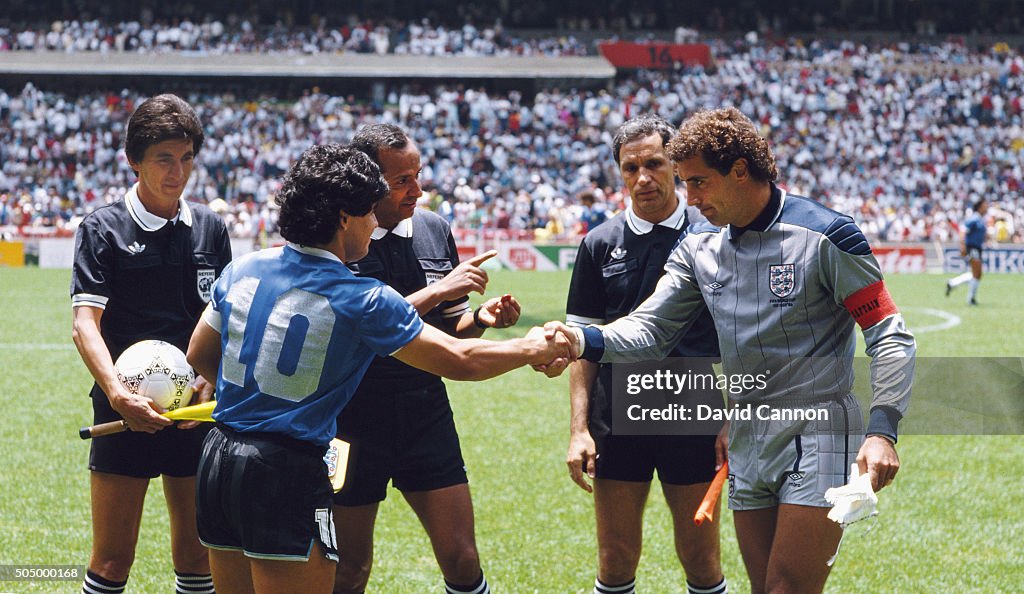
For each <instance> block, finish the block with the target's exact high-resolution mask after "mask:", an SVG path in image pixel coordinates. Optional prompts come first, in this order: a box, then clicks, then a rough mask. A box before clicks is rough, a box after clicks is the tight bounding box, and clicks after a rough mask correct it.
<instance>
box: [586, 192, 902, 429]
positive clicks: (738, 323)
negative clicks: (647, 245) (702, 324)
mask: <svg viewBox="0 0 1024 594" xmlns="http://www.w3.org/2000/svg"><path fill="white" fill-rule="evenodd" d="M705 304H707V307H708V308H709V309H710V311H711V315H712V318H713V319H714V322H715V328H716V329H717V331H718V337H719V343H720V346H721V352H722V366H723V372H724V373H725V374H726V375H729V376H732V375H733V374H743V375H753V376H757V375H763V376H764V377H766V378H767V387H766V388H764V389H750V390H746V391H744V392H742V393H740V394H738V395H737V394H734V395H733V399H734V400H736V401H738V402H741V403H742V402H753V401H772V400H782V399H785V400H789V399H799V400H805V401H824V400H829V399H833V398H837V397H842V396H845V395H846V394H848V393H849V392H850V391H851V389H852V386H853V365H852V363H853V356H854V351H855V348H856V337H855V336H854V324H855V321H856V323H858V324H859V325H860V326H861V328H862V329H863V333H864V339H865V343H866V345H867V354H868V355H869V356H870V357H871V359H872V360H871V384H872V388H873V395H872V404H871V409H872V411H871V421H870V423H869V427H868V433H869V434H872V433H880V434H884V435H889V436H891V437H893V438H895V437H896V424H897V423H898V421H899V419H900V418H901V417H902V416H903V414H904V413H905V412H906V409H907V406H908V404H909V398H910V388H911V383H912V380H913V372H914V354H915V350H916V347H915V342H914V337H913V335H912V334H911V333H910V332H909V331H908V330H907V328H906V326H905V325H904V322H903V317H902V316H901V315H900V313H899V311H898V310H897V309H896V306H895V304H894V303H893V301H892V299H891V298H890V297H889V294H888V292H887V291H886V289H885V285H884V283H883V282H882V273H881V270H880V269H879V267H878V263H877V261H876V260H875V258H874V256H873V255H872V253H871V249H870V247H869V246H868V243H867V240H866V239H865V238H864V235H863V234H862V233H861V231H860V229H858V228H857V226H856V224H854V222H853V220H852V219H851V218H850V217H848V216H845V215H842V214H840V213H837V212H835V211H832V210H829V209H828V208H826V207H824V206H822V205H820V204H818V203H817V202H814V201H812V200H809V199H807V198H803V197H800V196H793V195H789V196H787V195H786V194H785V192H783V191H781V190H780V189H778V188H777V187H775V186H774V185H773V186H772V197H771V200H770V202H769V204H768V206H767V208H766V209H765V210H764V212H762V214H761V215H760V216H759V217H758V218H757V219H756V220H755V221H754V222H753V223H751V225H750V226H749V227H747V228H743V229H741V228H736V227H731V226H729V227H725V228H722V229H719V228H716V227H710V226H704V227H693V228H691V229H690V230H689V232H688V234H687V235H686V237H685V238H684V239H683V240H682V241H681V242H680V244H679V246H677V248H676V249H675V251H674V252H673V253H672V255H671V256H670V257H669V260H668V262H667V263H666V265H665V275H664V276H663V277H662V278H661V280H660V282H659V283H658V285H657V288H656V289H655V291H654V294H652V295H651V297H650V298H648V299H647V300H646V301H645V302H644V303H643V304H641V305H640V306H639V307H638V308H637V309H636V311H634V312H633V313H631V314H630V315H628V316H626V317H624V318H620V319H619V320H617V321H615V322H612V323H611V324H608V325H606V326H603V327H601V330H602V332H601V334H603V353H602V352H601V346H602V345H601V343H602V340H601V336H600V335H598V336H596V337H595V334H594V328H593V327H592V328H590V329H588V330H587V331H585V333H584V334H585V336H587V340H586V343H587V346H586V351H587V352H585V353H584V358H587V359H592V358H594V357H597V358H598V359H599V360H600V361H602V362H634V361H645V360H650V359H661V358H664V357H665V356H666V355H667V354H668V352H669V351H670V350H671V348H672V346H673V345H675V344H676V342H677V341H678V340H679V338H680V336H681V335H682V334H683V333H684V332H685V331H686V329H687V328H688V327H689V324H690V323H691V322H692V321H693V320H695V319H696V318H697V314H698V313H699V312H700V310H701V308H702V307H704V305H705Z"/></svg>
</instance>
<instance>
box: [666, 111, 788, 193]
mask: <svg viewBox="0 0 1024 594" xmlns="http://www.w3.org/2000/svg"><path fill="white" fill-rule="evenodd" d="M668 154H669V156H670V157H671V158H672V160H673V161H675V162H677V163H678V162H680V161H685V160H686V159H689V158H690V157H693V156H696V155H700V156H702V157H704V162H705V163H707V164H708V167H711V168H712V169H714V170H715V171H717V172H719V173H721V174H722V175H726V174H728V173H729V171H730V170H731V169H732V166H733V164H734V163H735V162H736V160H737V159H745V160H746V161H747V171H748V172H750V175H751V177H753V178H754V179H756V180H758V181H762V182H769V181H775V180H776V179H778V177H779V170H778V169H777V168H776V167H775V155H774V154H772V149H771V147H770V146H768V141H767V140H766V139H765V138H764V137H762V136H761V135H759V134H758V133H757V128H755V127H754V122H752V121H750V119H749V118H748V117H747V116H745V115H743V114H742V113H740V110H738V109H736V108H735V107H726V108H722V109H715V110H710V111H699V112H697V113H695V114H693V115H692V116H690V117H689V118H687V119H686V120H685V121H684V122H683V124H682V125H681V126H680V127H679V132H678V133H677V134H676V137H675V138H673V139H672V140H671V141H670V142H669V143H668Z"/></svg>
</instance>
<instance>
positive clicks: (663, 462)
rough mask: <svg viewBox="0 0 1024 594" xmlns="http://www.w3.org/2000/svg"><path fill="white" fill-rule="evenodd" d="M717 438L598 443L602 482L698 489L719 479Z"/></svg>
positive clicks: (627, 438)
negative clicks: (656, 483) (655, 483)
mask: <svg viewBox="0 0 1024 594" xmlns="http://www.w3.org/2000/svg"><path fill="white" fill-rule="evenodd" d="M715 438H716V436H715V435H607V436H605V437H604V438H602V439H600V440H599V441H598V442H597V453H598V458H597V468H596V469H595V474H596V476H597V478H600V479H610V480H616V481H631V482H645V483H646V482H650V481H651V480H652V479H653V478H654V471H655V470H657V471H658V480H660V481H661V482H662V483H663V484H666V485H694V484H698V483H706V482H709V481H711V479H712V478H714V476H715Z"/></svg>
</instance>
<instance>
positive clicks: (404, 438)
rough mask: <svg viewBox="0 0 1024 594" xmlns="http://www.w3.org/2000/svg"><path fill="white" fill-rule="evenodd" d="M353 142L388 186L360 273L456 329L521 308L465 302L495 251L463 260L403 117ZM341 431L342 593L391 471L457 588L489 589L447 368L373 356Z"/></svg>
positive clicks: (483, 282)
mask: <svg viewBox="0 0 1024 594" xmlns="http://www.w3.org/2000/svg"><path fill="white" fill-rule="evenodd" d="M352 145H353V146H354V147H356V148H358V149H360V150H362V151H363V152H365V153H367V154H368V155H370V157H371V158H372V159H373V160H374V161H376V162H377V163H378V164H379V165H380V167H381V172H382V173H383V175H384V178H385V179H386V180H387V182H388V186H389V187H390V195H389V196H388V197H387V198H385V199H384V200H382V201H381V202H380V203H378V205H377V208H376V211H375V212H376V215H377V224H378V229H377V230H376V231H375V232H374V234H373V235H372V236H371V237H372V241H371V242H370V251H369V254H368V255H367V256H366V257H365V258H363V259H361V260H359V261H357V262H355V263H353V264H352V265H351V267H352V270H353V271H354V272H355V273H356V274H357V275H359V276H366V277H373V278H376V279H378V280H381V281H383V282H385V283H387V284H388V285H390V286H392V287H393V288H395V289H396V290H397V291H398V292H399V293H401V294H402V295H403V296H405V298H406V299H407V300H408V301H409V302H410V303H412V305H413V306H414V307H415V308H416V310H417V311H418V312H419V313H420V315H421V316H422V317H423V320H424V321H425V322H427V323H428V324H430V325H432V326H435V327H437V328H440V329H442V330H445V331H446V332H448V333H449V334H452V335H454V336H457V337H459V338H476V337H479V336H480V335H482V334H483V332H484V330H485V329H487V328H492V327H494V328H505V327H508V326H511V325H513V324H515V323H516V321H518V319H519V303H518V302H517V301H516V300H515V299H514V298H513V297H512V296H511V295H504V296H502V297H497V298H493V299H489V300H487V301H485V302H484V303H483V304H482V305H481V306H479V307H478V308H476V309H475V310H474V309H470V306H469V297H468V295H469V293H471V292H473V291H476V292H478V293H481V294H483V292H484V290H485V289H486V287H487V280H488V279H487V272H486V271H484V270H483V269H482V268H480V265H481V264H482V263H483V262H484V261H485V260H487V259H488V258H490V257H492V256H493V255H494V253H493V252H488V253H485V254H482V255H480V256H477V257H475V258H473V259H471V260H468V261H466V262H464V263H462V264H460V263H459V257H458V252H457V251H456V246H455V241H454V239H453V238H452V233H451V229H450V228H449V227H448V223H447V222H446V221H445V220H444V219H443V218H441V217H440V216H438V215H436V214H434V213H431V212H428V211H425V210H423V209H419V208H417V207H416V203H417V199H418V198H419V197H420V195H421V194H422V192H421V190H420V186H419V181H418V179H417V178H418V175H419V173H420V153H419V150H418V149H417V148H416V145H415V144H414V143H413V142H412V140H411V139H410V138H408V137H407V136H406V134H405V133H404V132H403V131H402V130H401V129H400V128H398V127H396V126H392V125H388V124H376V125H371V126H367V127H365V128H363V129H362V130H360V131H359V132H358V133H357V134H356V136H355V138H354V139H353V141H352ZM338 437H339V438H341V439H343V440H345V441H347V442H349V443H350V444H351V449H350V451H349V461H348V471H347V475H346V476H347V478H346V484H345V487H344V488H343V489H342V490H341V492H340V493H338V495H337V496H336V497H335V504H336V505H335V507H334V517H335V524H336V526H337V533H338V549H339V552H340V556H341V559H340V561H339V563H338V576H337V581H336V584H335V592H345V593H349V592H362V591H363V590H365V588H366V584H367V582H368V581H369V577H370V568H371V566H372V564H373V526H374V522H375V519H376V516H377V508H378V506H379V504H380V502H381V501H383V500H384V498H385V496H386V495H387V486H388V482H389V481H393V483H394V485H395V487H396V488H397V489H399V490H400V491H401V492H402V495H403V496H404V497H405V500H406V501H407V502H409V505H410V506H411V507H412V509H413V511H415V512H416V515H417V516H418V517H419V518H420V521H421V522H422V523H423V527H424V529H425V530H426V531H427V535H428V536H429V537H430V541H431V545H432V546H433V549H434V555H435V557H436V558H437V562H438V565H439V566H440V568H441V573H442V574H443V576H444V580H445V588H446V591H447V592H449V593H452V594H459V593H462V592H467V593H468V592H472V593H474V594H485V593H487V592H489V591H490V590H489V589H488V586H487V580H486V579H485V578H484V575H483V572H482V571H481V568H480V559H479V555H478V553H477V548H476V542H475V536H474V531H473V504H472V500H471V499H470V493H469V485H468V482H467V477H466V468H465V463H464V462H463V460H462V452H461V450H460V447H459V436H458V433H457V432H456V430H455V421H454V419H453V417H452V410H451V406H450V405H449V402H448V395H447V392H446V391H445V386H444V383H443V382H442V381H441V378H440V377H438V376H436V375H433V374H431V373H427V372H424V371H420V370H418V369H415V368H413V367H410V366H408V365H406V364H404V363H402V362H400V361H398V360H396V359H394V358H390V357H384V358H380V357H378V358H377V359H375V360H374V362H373V363H372V364H371V365H370V368H369V370H368V371H367V373H366V376H365V377H364V379H363V382H362V383H361V384H360V386H359V389H358V390H357V392H356V394H355V396H354V397H353V398H352V401H351V402H350V403H349V405H348V407H347V408H345V410H344V412H343V413H342V414H341V416H339V417H338Z"/></svg>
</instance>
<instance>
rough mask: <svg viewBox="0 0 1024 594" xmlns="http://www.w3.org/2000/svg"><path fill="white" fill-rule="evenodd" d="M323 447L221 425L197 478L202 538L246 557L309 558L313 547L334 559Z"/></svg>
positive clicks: (209, 440) (209, 439) (208, 445)
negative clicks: (240, 430)
mask: <svg viewBox="0 0 1024 594" xmlns="http://www.w3.org/2000/svg"><path fill="white" fill-rule="evenodd" d="M325 452H326V448H324V447H320V446H317V445H314V444H311V443H308V442H304V441H299V440H296V439H292V438H290V437H287V436H284V435H278V434H274V433H241V432H237V431H234V430H232V429H230V428H228V427H226V426H224V425H220V424H218V425H217V426H216V427H214V428H213V430H212V431H210V434H209V436H207V438H206V442H205V443H204V444H203V453H202V457H201V458H200V461H199V473H198V476H197V477H196V521H197V523H198V525H199V540H201V541H202V543H203V544H204V545H206V546H208V547H210V548H213V549H223V550H233V551H243V552H244V553H245V555H246V556H247V557H254V558H258V559H278V560H298V561H302V560H308V559H309V555H310V554H311V553H312V552H313V548H314V545H315V544H319V545H320V547H321V549H322V551H323V555H324V556H325V557H327V558H328V559H330V560H332V561H337V560H338V544H337V538H336V537H335V533H334V517H333V514H332V512H331V495H332V494H333V491H332V489H331V483H330V481H329V480H328V479H327V465H326V464H324V453H325Z"/></svg>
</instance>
